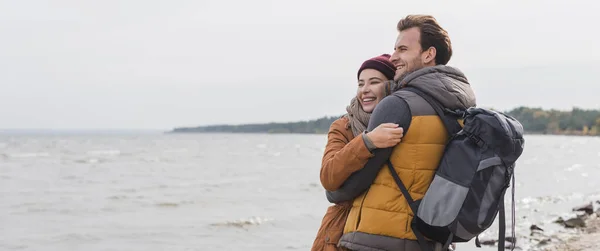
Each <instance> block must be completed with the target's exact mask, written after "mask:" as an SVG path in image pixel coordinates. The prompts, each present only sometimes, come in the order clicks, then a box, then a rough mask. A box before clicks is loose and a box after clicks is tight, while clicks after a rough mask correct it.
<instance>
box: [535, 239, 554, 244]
mask: <svg viewBox="0 0 600 251" xmlns="http://www.w3.org/2000/svg"><path fill="white" fill-rule="evenodd" d="M550 242H552V239H550V238H548V239H543V240H541V241H539V242H538V246H544V245H547V244H548V243H550Z"/></svg>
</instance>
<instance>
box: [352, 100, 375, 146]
mask: <svg viewBox="0 0 600 251" xmlns="http://www.w3.org/2000/svg"><path fill="white" fill-rule="evenodd" d="M346 111H347V112H348V113H347V114H346V116H347V117H348V120H349V121H350V128H351V129H352V134H354V137H356V136H358V135H360V134H361V133H363V132H364V131H365V130H367V125H369V118H371V113H367V112H365V111H364V110H363V108H362V106H361V105H360V102H359V101H358V99H357V98H356V97H354V98H352V100H351V101H350V105H348V106H347V107H346Z"/></svg>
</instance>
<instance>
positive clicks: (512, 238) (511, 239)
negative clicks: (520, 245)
mask: <svg viewBox="0 0 600 251" xmlns="http://www.w3.org/2000/svg"><path fill="white" fill-rule="evenodd" d="M506 241H507V242H510V243H517V237H512V236H507V237H506Z"/></svg>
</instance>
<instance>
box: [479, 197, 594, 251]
mask: <svg viewBox="0 0 600 251" xmlns="http://www.w3.org/2000/svg"><path fill="white" fill-rule="evenodd" d="M563 215H564V216H565V217H558V218H557V219H555V220H553V221H551V222H538V224H532V225H531V226H530V227H529V232H528V234H527V235H525V233H523V232H521V233H517V236H516V237H517V240H516V244H514V243H513V242H512V240H510V239H509V238H510V234H509V233H508V232H507V235H506V237H507V240H506V242H505V246H506V249H507V250H510V247H511V246H513V245H515V250H528V251H595V250H598V249H599V247H600V200H596V201H591V202H589V203H587V204H585V205H583V206H578V207H574V208H572V211H571V212H565V213H564V214H563ZM540 226H542V227H540ZM508 229H510V228H509V227H508V226H507V231H508ZM497 242H498V240H497V239H485V240H484V239H482V240H481V243H482V246H487V247H497Z"/></svg>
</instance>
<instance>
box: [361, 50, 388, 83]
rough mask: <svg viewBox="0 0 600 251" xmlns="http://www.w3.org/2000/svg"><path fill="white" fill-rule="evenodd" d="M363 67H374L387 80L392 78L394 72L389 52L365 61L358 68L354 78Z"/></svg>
mask: <svg viewBox="0 0 600 251" xmlns="http://www.w3.org/2000/svg"><path fill="white" fill-rule="evenodd" d="M364 69H374V70H377V71H379V72H381V73H382V74H383V75H384V76H385V77H386V78H387V79H388V80H393V79H394V75H395V74H396V67H395V66H394V65H393V64H392V62H390V55H389V54H382V55H381V56H377V57H374V58H371V59H369V60H367V61H365V62H364V63H363V64H362V65H361V66H360V69H358V74H356V78H357V79H358V77H359V76H360V72H361V71H362V70H364Z"/></svg>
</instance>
